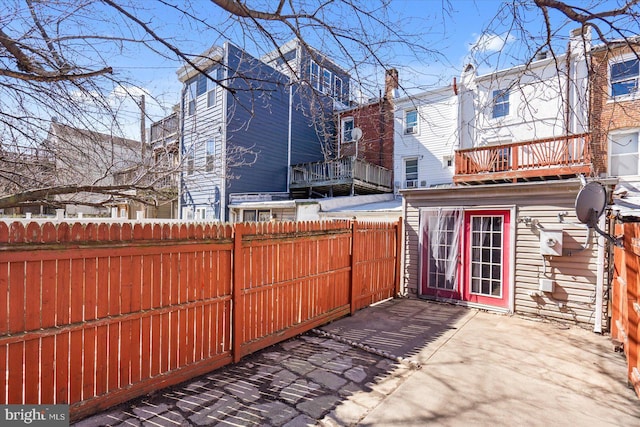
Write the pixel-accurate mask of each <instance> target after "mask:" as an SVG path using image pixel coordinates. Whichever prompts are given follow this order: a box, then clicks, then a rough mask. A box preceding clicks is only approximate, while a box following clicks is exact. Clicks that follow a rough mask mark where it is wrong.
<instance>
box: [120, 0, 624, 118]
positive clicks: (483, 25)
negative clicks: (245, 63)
mask: <svg viewBox="0 0 640 427" xmlns="http://www.w3.org/2000/svg"><path fill="white" fill-rule="evenodd" d="M256 1H258V3H262V2H263V1H267V2H268V1H271V0H261V1H260V0H256ZM513 2H519V1H518V0H512V1H511V2H502V1H495V0H457V1H455V0H451V1H445V0H392V2H391V6H390V9H389V16H388V19H389V21H390V22H394V23H395V25H397V27H398V28H399V29H400V30H401V31H402V32H403V33H404V34H407V35H411V36H413V38H412V39H410V40H411V41H412V42H413V43H414V46H415V47H416V48H417V49H410V48H409V47H408V46H401V45H398V44H390V45H387V46H385V45H381V46H380V47H379V49H378V53H379V55H380V58H381V59H382V60H383V62H384V66H385V67H390V66H392V67H396V68H398V69H399V71H400V80H401V84H402V85H403V86H404V87H405V88H407V89H408V90H410V91H416V90H425V89H429V88H433V87H437V86H444V85H447V84H450V82H451V79H452V77H453V76H459V75H460V72H461V70H462V68H463V66H464V65H465V64H466V63H468V62H473V63H475V65H476V66H477V67H478V69H479V71H480V72H481V73H483V72H490V71H491V70H493V69H495V68H506V67H509V66H513V65H517V64H520V63H522V61H523V60H524V59H526V58H528V57H529V56H530V55H531V53H532V49H534V48H536V47H537V46H538V45H539V43H540V40H537V39H536V37H538V36H541V35H542V34H543V29H544V28H543V25H542V19H541V14H540V13H539V10H537V8H535V7H534V6H529V7H528V8H527V7H525V8H519V9H518V11H519V12H520V13H521V15H520V16H519V18H520V20H519V21H520V22H521V23H523V27H522V28H515V27H514V26H513V25H512V24H513V19H512V18H513V13H512V9H510V8H509V7H508V5H509V4H510V3H513ZM529 3H530V4H532V3H533V1H532V0H531V1H529ZM580 3H581V4H585V5H587V6H588V3H589V1H587V2H580ZM615 3H616V1H615V0H612V1H610V2H609V4H615ZM141 4H142V5H143V6H142V7H143V8H144V7H147V8H148V10H147V11H146V12H144V13H145V15H146V16H145V20H147V21H148V22H149V23H150V25H151V26H153V27H154V28H156V29H157V31H158V33H159V34H160V35H162V36H165V37H168V38H170V39H171V41H172V42H174V43H175V44H177V45H179V46H181V47H182V48H183V49H185V50H187V51H190V52H191V53H194V54H197V53H199V52H202V51H204V50H205V49H207V48H208V47H210V46H211V45H212V44H220V43H222V41H223V40H224V39H229V40H231V41H232V42H234V43H235V44H237V45H239V46H241V47H245V48H246V49H247V50H248V51H249V52H250V53H252V54H254V55H256V56H260V55H261V54H263V53H264V52H263V51H260V46H259V44H260V42H259V41H258V42H256V41H255V40H252V38H251V37H249V36H248V35H247V34H244V33H242V31H240V30H238V28H237V27H234V26H232V25H229V23H228V20H227V16H226V15H225V14H224V13H222V11H217V9H216V8H215V7H213V6H212V5H211V3H210V2H209V1H208V0H193V1H192V4H193V9H192V13H193V16H195V17H197V18H202V19H203V21H206V25H205V24H202V23H201V24H198V23H197V20H194V19H185V18H180V17H178V15H176V14H175V13H174V12H173V11H172V10H171V9H170V8H166V7H165V8H158V7H156V6H154V4H155V3H152V2H150V1H147V2H142V3H141ZM212 11H215V13H212ZM550 18H551V21H552V22H553V23H554V26H555V27H556V28H557V33H556V34H554V40H556V43H557V47H558V48H559V49H560V52H562V49H563V46H566V40H567V37H568V34H569V31H570V29H572V28H575V27H577V25H576V24H566V23H564V21H565V19H564V17H563V16H561V15H560V14H559V13H557V12H553V13H551V15H550ZM330 19H335V20H336V21H337V22H346V23H347V25H350V24H353V23H355V22H356V21H355V20H356V17H354V16H344V17H342V16H340V17H338V16H332V17H331V18H330ZM366 25H371V24H370V23H365V26H366ZM487 28H489V29H490V31H489V32H486V29H487ZM133 31H134V32H135V30H133ZM369 31H370V32H371V33H372V34H373V33H375V32H376V31H377V29H376V28H375V27H373V26H372V27H371V28H370V30H369ZM283 37H287V36H283ZM309 40H310V41H311V43H312V44H313V45H314V46H316V47H318V48H319V49H321V50H324V48H325V47H326V49H329V50H330V49H331V48H332V47H331V46H329V45H325V44H324V42H326V39H321V38H319V37H318V36H316V35H313V34H312V35H311V36H310V37H309ZM256 43H257V44H258V45H257V44H256ZM265 50H271V48H269V49H265ZM472 52H473V53H475V55H474V56H472V55H471V54H472ZM123 53H124V54H123V55H119V56H117V57H116V58H115V62H114V63H113V65H114V68H115V71H116V75H117V76H119V77H123V78H127V79H131V80H132V81H133V82H135V83H137V84H138V85H139V86H140V87H141V88H143V90H144V91H146V92H147V93H148V94H149V95H152V97H150V98H153V99H150V98H148V99H147V105H148V109H149V113H150V114H151V115H152V116H154V118H156V119H157V118H160V117H162V115H164V114H167V113H168V112H169V108H170V106H171V105H172V104H174V103H176V102H178V99H179V93H180V88H181V85H180V83H179V81H178V80H177V77H176V73H175V71H176V70H177V69H178V67H179V66H180V62H179V61H176V60H168V59H163V58H161V57H160V56H159V55H157V54H154V53H152V52H150V51H144V50H139V51H135V50H134V51H130V52H129V51H125V52H123ZM329 54H331V53H330V52H329ZM364 59H366V58H364ZM338 62H340V61H338ZM341 65H343V66H344V64H341ZM346 67H347V68H348V67H349V65H346ZM357 72H358V73H359V74H361V78H362V79H363V80H366V81H367V82H368V84H369V89H370V90H371V93H373V94H375V93H376V92H377V90H379V89H380V87H379V85H380V84H381V80H382V76H383V75H384V70H383V69H382V68H381V67H378V68H376V67H374V66H373V65H371V64H370V63H369V62H367V61H365V62H364V63H363V64H362V65H360V66H359V69H358V71H357ZM376 85H378V87H377V88H376ZM134 92H135V90H134ZM155 101H158V103H159V104H160V105H158V104H157V103H156V102H155ZM121 116H122V117H121V118H120V119H121V120H123V122H126V123H124V125H125V127H131V128H132V129H138V128H139V124H138V122H137V119H138V117H139V113H138V112H137V111H136V110H135V106H134V105H133V104H132V103H129V104H128V105H124V106H123V109H122V115H121Z"/></svg>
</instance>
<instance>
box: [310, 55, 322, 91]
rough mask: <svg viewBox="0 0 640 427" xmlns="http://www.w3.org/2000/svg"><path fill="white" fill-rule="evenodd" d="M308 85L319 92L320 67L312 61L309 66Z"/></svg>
mask: <svg viewBox="0 0 640 427" xmlns="http://www.w3.org/2000/svg"><path fill="white" fill-rule="evenodd" d="M309 83H311V87H313V88H314V89H316V90H320V66H319V65H318V64H316V63H315V62H314V61H311V63H310V64H309Z"/></svg>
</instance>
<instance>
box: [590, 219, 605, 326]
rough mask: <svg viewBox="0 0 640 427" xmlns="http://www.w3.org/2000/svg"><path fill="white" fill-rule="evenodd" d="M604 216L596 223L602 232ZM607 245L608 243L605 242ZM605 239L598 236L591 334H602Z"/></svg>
mask: <svg viewBox="0 0 640 427" xmlns="http://www.w3.org/2000/svg"><path fill="white" fill-rule="evenodd" d="M605 219H606V215H602V216H601V217H600V220H599V221H598V222H599V224H598V227H599V228H600V230H604V227H605ZM607 243H608V242H607ZM604 256H605V239H604V236H602V235H598V256H597V259H598V261H597V262H596V310H595V316H596V317H595V319H594V320H595V322H594V325H593V332H595V333H598V334H601V333H602V315H603V309H604V307H603V306H602V305H603V303H604V264H605V259H604Z"/></svg>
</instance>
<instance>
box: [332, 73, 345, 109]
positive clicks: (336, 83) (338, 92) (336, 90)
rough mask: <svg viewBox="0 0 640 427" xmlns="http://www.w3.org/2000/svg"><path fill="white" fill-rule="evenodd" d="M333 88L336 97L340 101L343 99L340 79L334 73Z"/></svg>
mask: <svg viewBox="0 0 640 427" xmlns="http://www.w3.org/2000/svg"><path fill="white" fill-rule="evenodd" d="M333 78H334V83H333V90H334V95H335V97H336V99H337V100H338V101H340V102H343V101H344V94H343V93H342V79H341V78H340V77H338V76H336V75H334V77H333Z"/></svg>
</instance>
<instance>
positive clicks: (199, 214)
mask: <svg viewBox="0 0 640 427" xmlns="http://www.w3.org/2000/svg"><path fill="white" fill-rule="evenodd" d="M206 213H207V208H196V212H195V215H194V217H193V219H195V220H199V219H205V218H206Z"/></svg>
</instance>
